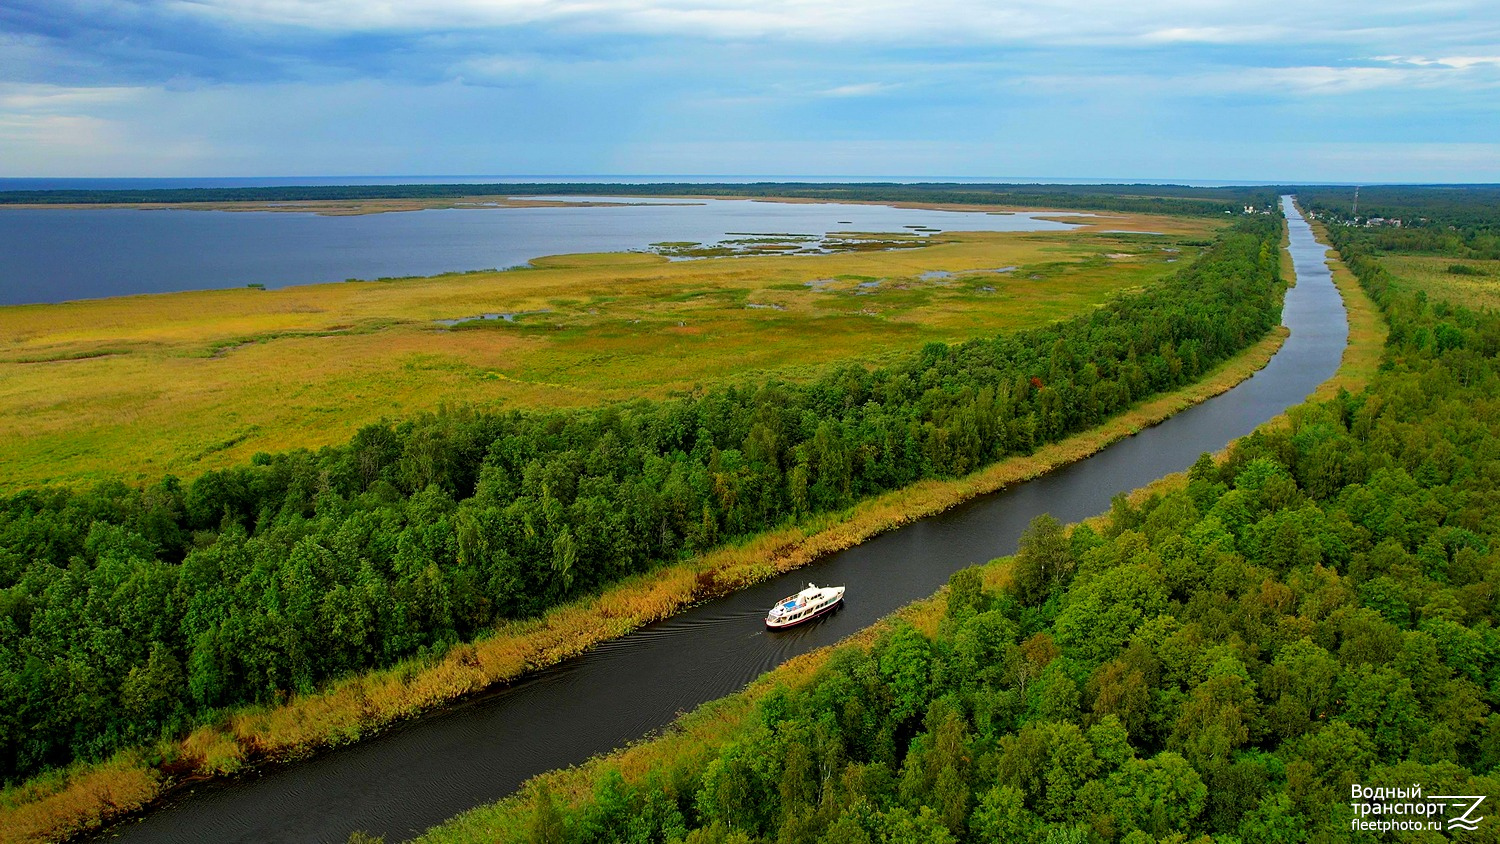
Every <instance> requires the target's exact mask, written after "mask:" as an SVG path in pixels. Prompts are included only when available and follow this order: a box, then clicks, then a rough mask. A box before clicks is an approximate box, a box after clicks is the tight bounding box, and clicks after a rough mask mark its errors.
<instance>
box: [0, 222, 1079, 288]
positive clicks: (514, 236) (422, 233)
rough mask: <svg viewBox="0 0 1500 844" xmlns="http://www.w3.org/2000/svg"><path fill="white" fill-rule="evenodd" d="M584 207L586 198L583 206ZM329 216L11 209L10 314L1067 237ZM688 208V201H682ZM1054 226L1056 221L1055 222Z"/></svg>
mask: <svg viewBox="0 0 1500 844" xmlns="http://www.w3.org/2000/svg"><path fill="white" fill-rule="evenodd" d="M578 199H579V200H583V198H578ZM587 201H592V202H600V201H613V202H622V203H632V204H629V205H615V206H585V205H573V206H567V207H546V208H473V209H466V208H460V209H443V210H428V211H402V212H392V213H384V214H369V215H363V216H351V217H326V216H320V215H317V214H312V213H304V212H292V211H199V210H137V209H124V208H91V209H67V208H46V209H39V208H0V256H3V258H0V305H16V304H24V303H30V302H63V301H67V300H70V299H92V298H99V297H104V296H120V295H126V294H132V293H165V292H170V291H175V290H202V289H208V288H228V287H243V286H245V285H247V284H263V285H265V286H266V287H286V286H290V285H296V284H317V283H322V282H330V281H344V280H345V279H349V278H362V279H374V278H381V277H400V276H425V275H436V274H438V273H445V272H459V271H465V270H481V269H490V268H505V267H514V266H519V265H522V264H525V263H526V262H527V261H528V260H530V259H532V258H536V257H539V256H542V255H557V254H565V253H572V252H621V251H628V250H639V249H645V248H648V247H649V246H650V244H652V243H657V242H663V241H684V242H688V241H690V242H698V243H717V242H719V241H722V240H725V239H728V238H730V237H731V236H735V235H742V234H802V235H813V236H820V237H821V236H823V235H825V234H828V233H830V232H839V231H855V232H903V231H912V230H913V229H914V228H915V227H925V228H929V229H940V230H944V231H1059V230H1064V229H1068V228H1070V226H1069V225H1067V224H1065V223H1059V222H1055V221H1051V220H1043V219H1039V218H1038V216H1037V215H1035V214H1023V213H1018V214H986V213H978V212H964V211H928V210H917V209H904V208H893V207H890V206H886V205H844V204H837V203H785V202H764V201H754V200H737V199H709V200H678V201H675V202H674V201H672V200H642V199H636V198H609V197H588V198H587ZM683 203H687V204H683ZM1047 216H1056V212H1054V213H1053V214H1049V215H1047Z"/></svg>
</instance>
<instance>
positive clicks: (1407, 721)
mask: <svg viewBox="0 0 1500 844" xmlns="http://www.w3.org/2000/svg"><path fill="white" fill-rule="evenodd" d="M1331 234H1332V237H1333V241H1334V244H1335V245H1336V246H1337V248H1338V249H1339V250H1340V253H1341V255H1342V257H1343V258H1344V260H1345V261H1346V263H1347V264H1348V265H1349V266H1350V268H1351V269H1352V270H1353V271H1354V272H1355V274H1356V275H1357V276H1358V278H1359V280H1360V281H1361V283H1362V284H1363V286H1364V287H1365V288H1366V289H1367V290H1368V292H1369V293H1370V294H1371V296H1372V297H1373V298H1374V299H1375V300H1376V301H1377V303H1378V304H1379V305H1380V308H1381V310H1382V312H1383V313H1384V315H1385V317H1386V319H1387V321H1388V323H1389V326H1390V334H1389V337H1388V343H1387V348H1386V356H1385V362H1384V364H1383V366H1382V370H1381V372H1380V373H1379V374H1378V375H1377V376H1376V378H1375V380H1374V382H1373V383H1372V384H1371V385H1370V386H1369V387H1368V388H1366V389H1364V390H1362V391H1361V392H1359V393H1357V394H1351V393H1349V392H1347V391H1342V392H1341V393H1340V394H1339V395H1338V396H1337V397H1336V398H1335V399H1333V400H1331V401H1327V402H1323V403H1317V404H1308V405H1303V406H1302V407H1300V408H1297V409H1295V410H1294V411H1293V412H1292V413H1291V414H1290V420H1289V422H1288V424H1286V425H1280V426H1276V425H1273V426H1265V427H1262V428H1261V429H1260V430H1258V431H1257V432H1256V433H1254V434H1252V435H1251V436H1249V437H1247V438H1245V439H1243V440H1241V441H1239V442H1238V443H1236V444H1235V445H1234V446H1233V447H1232V448H1231V449H1230V450H1229V451H1228V452H1227V455H1226V456H1225V457H1224V459H1223V460H1221V461H1216V460H1215V459H1213V458H1211V457H1210V456H1209V455H1203V456H1202V457H1201V458H1200V459H1199V460H1198V461H1197V463H1196V464H1195V465H1194V466H1193V467H1192V469H1191V471H1190V472H1189V473H1188V477H1187V479H1186V481H1185V483H1183V484H1180V485H1178V487H1177V488H1176V489H1173V490H1171V491H1166V492H1158V493H1153V494H1151V495H1150V496H1148V497H1146V498H1145V499H1144V500H1141V501H1139V502H1138V503H1134V504H1133V503H1131V501H1130V500H1129V499H1127V498H1125V497H1123V496H1122V497H1119V498H1117V499H1116V500H1115V503H1114V505H1113V507H1112V509H1111V510H1110V512H1109V513H1108V514H1107V515H1106V516H1104V517H1102V518H1101V519H1100V520H1097V521H1096V523H1095V524H1094V525H1087V524H1085V525H1079V526H1075V527H1072V528H1071V529H1070V528H1066V527H1064V526H1062V525H1060V524H1058V523H1057V522H1056V521H1055V520H1052V519H1051V518H1050V517H1047V516H1043V517H1040V518H1038V519H1037V520H1035V521H1034V522H1032V524H1031V526H1030V527H1029V529H1028V530H1027V531H1026V533H1025V535H1024V536H1023V538H1022V540H1021V544H1020V550H1019V552H1018V553H1017V555H1016V556H1015V557H1014V558H1012V559H1011V560H1009V561H1006V562H1004V563H1002V564H1005V565H1009V566H1010V572H1011V575H1012V577H1011V582H1010V584H1009V585H1008V586H1006V587H1005V588H1002V589H999V590H991V591H986V590H985V589H984V588H983V587H982V582H983V581H982V578H981V576H980V574H979V571H978V570H977V569H968V570H965V571H961V572H959V573H957V574H956V575H954V577H953V578H952V580H951V581H950V583H949V586H948V589H947V593H946V613H945V616H944V618H943V620H942V622H941V625H940V627H939V628H938V630H937V632H936V635H934V636H928V635H924V634H923V633H922V632H920V631H919V630H917V629H916V628H914V627H913V626H912V625H910V624H906V623H904V622H898V623H895V624H893V625H892V626H891V628H890V629H889V630H887V631H886V632H885V633H884V634H883V635H882V636H881V637H880V638H879V639H878V640H877V641H875V643H874V644H873V645H872V646H870V647H862V646H859V645H851V646H842V647H840V648H838V649H837V650H835V651H834V652H833V653H832V654H831V656H830V658H829V660H828V662H827V664H826V665H825V666H824V668H823V669H822V670H821V672H820V673H819V674H818V675H817V676H816V677H815V678H814V679H813V680H812V681H811V682H809V683H807V684H806V685H803V686H799V687H797V688H789V687H787V686H780V687H777V688H774V689H772V690H771V691H770V692H769V693H768V694H766V695H765V696H764V697H763V698H762V699H761V700H760V702H759V703H758V704H757V705H756V709H755V712H754V716H753V717H752V718H750V719H749V721H748V723H747V724H746V725H744V726H743V727H742V729H740V730H739V732H738V733H737V734H736V735H735V736H734V738H733V740H732V741H730V742H728V743H726V744H725V745H724V746H722V747H719V748H717V750H715V751H713V752H711V753H710V754H709V760H708V761H707V762H706V763H704V764H700V765H697V766H689V765H683V764H673V763H671V762H664V763H661V764H660V765H658V766H657V767H655V768H653V769H652V770H650V771H649V772H647V773H646V774H645V776H644V779H643V778H642V777H640V776H637V777H636V779H635V781H634V782H627V781H626V780H625V779H624V778H623V777H622V776H621V774H620V772H619V771H618V770H616V769H613V768H610V767H607V766H606V767H605V768H603V769H602V771H601V774H600V776H599V777H598V778H597V779H596V781H595V785H594V790H593V795H592V797H589V798H588V799H585V800H583V801H582V802H581V803H579V804H578V805H572V804H571V803H569V802H566V801H561V800H556V799H554V797H553V796H552V794H551V793H550V792H549V791H548V790H547V789H546V788H545V787H544V786H543V787H537V788H533V789H532V792H531V794H532V796H531V798H530V802H529V803H528V804H525V805H524V806H522V811H524V813H525V815H526V817H525V822H524V828H521V827H522V826H523V824H516V825H515V828H514V829H512V830H510V833H511V836H510V840H530V841H535V842H594V841H601V842H602V841H628V842H661V841H686V842H690V844H708V843H709V842H737V844H738V843H742V842H759V841H767V842H769V841H776V842H785V843H786V844H791V842H810V843H811V842H830V844H831V843H832V842H837V844H864V843H865V842H870V844H874V843H875V842H887V843H888V844H895V842H929V843H931V842H970V841H972V842H981V841H984V842H989V841H1004V842H1026V843H1029V842H1036V844H1041V842H1046V844H1059V843H1060V842H1078V844H1081V843H1082V842H1128V844H1148V842H1159V841H1173V842H1185V841H1207V840H1209V838H1210V837H1211V838H1212V840H1215V841H1226V842H1227V841H1233V842H1244V843H1245V844H1250V843H1251V842H1276V844H1304V843H1305V844H1312V843H1313V842H1317V843H1318V844H1323V842H1329V843H1330V844H1331V842H1347V841H1364V842H1374V841H1377V840H1392V837H1391V833H1390V831H1389V830H1391V829H1399V828H1397V827H1387V828H1385V829H1386V831H1382V830H1381V828H1380V827H1379V826H1378V825H1376V824H1378V822H1382V821H1384V822H1391V823H1396V822H1409V821H1418V822H1421V823H1422V824H1423V826H1422V827H1421V828H1422V829H1423V830H1427V829H1428V827H1426V825H1425V824H1426V822H1427V821H1429V820H1436V821H1437V822H1438V826H1439V828H1446V825H1445V823H1444V822H1445V821H1446V820H1449V819H1452V818H1454V817H1460V816H1462V814H1463V812H1464V809H1463V808H1461V807H1457V806H1456V805H1450V804H1442V809H1441V811H1438V810H1432V811H1431V813H1430V814H1429V808H1430V806H1431V805H1433V804H1434V803H1441V801H1442V800H1444V799H1445V798H1443V797H1440V795H1489V799H1488V801H1487V802H1486V803H1485V804H1484V806H1483V807H1482V809H1481V810H1479V811H1476V812H1474V813H1473V816H1472V817H1473V818H1478V817H1480V816H1482V815H1493V813H1494V812H1493V806H1492V805H1491V803H1492V801H1493V799H1494V798H1493V796H1494V795H1495V794H1497V793H1500V771H1497V765H1500V714H1497V713H1496V712H1495V704H1496V697H1497V691H1496V690H1497V683H1500V660H1497V655H1500V635H1497V631H1496V622H1497V620H1500V607H1497V595H1500V359H1497V353H1500V314H1497V313H1495V312H1494V311H1490V310H1484V311H1475V310H1471V309H1469V308H1466V307H1464V306H1462V305H1457V304H1453V303H1449V302H1443V301H1433V300H1430V299H1429V297H1428V296H1427V295H1426V294H1425V292H1424V291H1421V290H1419V289H1414V288H1412V287H1411V286H1409V285H1407V284H1405V283H1403V282H1401V281H1400V280H1398V279H1396V278H1394V277H1393V276H1392V275H1390V274H1389V273H1388V272H1387V271H1386V270H1385V269H1384V268H1383V267H1382V266H1381V265H1380V263H1379V262H1378V260H1377V259H1376V256H1375V255H1374V253H1372V252H1371V251H1370V249H1369V248H1368V247H1367V246H1365V245H1363V244H1364V242H1365V240H1366V231H1365V230H1364V229H1362V228H1352V227H1340V226H1335V227H1333V228H1332V230H1331ZM636 773H637V774H639V773H640V772H639V771H637V772H636ZM1356 787H1358V788H1359V789H1360V792H1359V793H1360V796H1359V797H1354V796H1353V795H1354V789H1355V788H1356ZM1376 789H1378V790H1379V792H1380V793H1382V794H1388V795H1390V796H1389V797H1383V798H1371V796H1370V795H1371V794H1372V793H1374V790H1376ZM1414 793H1416V794H1418V795H1419V796H1416V797H1413V794H1414ZM1398 795H1401V796H1398ZM1424 801H1426V803H1427V804H1428V805H1427V806H1424V808H1423V809H1422V810H1421V811H1422V813H1421V814H1417V813H1416V810H1415V809H1414V808H1411V807H1413V806H1415V805H1416V803H1422V802H1424ZM1376 804H1378V805H1377V808H1375V809H1371V808H1370V807H1371V806H1372V805H1376ZM1403 806H1404V807H1406V808H1402V807H1403ZM1365 823H1369V824H1372V825H1370V826H1362V825H1361V824H1365ZM1497 834H1500V833H1497V828H1496V826H1495V825H1494V821H1493V819H1491V820H1489V821H1484V822H1482V823H1481V825H1480V826H1479V827H1478V829H1477V831H1475V832H1472V833H1464V834H1463V835H1464V836H1466V837H1461V838H1460V840H1475V841H1495V840H1496V839H1497ZM426 840H429V841H447V840H464V839H463V835H462V834H461V833H459V832H457V831H455V832H453V833H452V834H451V835H450V834H447V833H445V831H444V830H441V829H440V830H438V831H436V832H434V833H433V834H431V835H429V837H428V839H426ZM1395 840H1410V841H1439V840H1450V839H1449V838H1447V837H1446V835H1443V834H1440V833H1436V832H1428V831H1424V832H1420V833H1412V834H1405V833H1400V832H1398V833H1397V834H1396V836H1395Z"/></svg>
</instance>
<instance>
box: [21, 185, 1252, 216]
mask: <svg viewBox="0 0 1500 844" xmlns="http://www.w3.org/2000/svg"><path fill="white" fill-rule="evenodd" d="M466 196H731V197H767V198H799V199H822V200H829V201H834V202H939V203H952V204H966V205H1018V206H1027V207H1042V208H1087V209H1099V210H1108V211H1129V212H1140V213H1154V214H1223V213H1224V212H1226V211H1229V212H1232V213H1236V214H1237V213H1240V211H1241V210H1242V209H1243V207H1244V206H1246V205H1253V206H1256V207H1258V208H1263V209H1266V210H1270V209H1271V208H1272V207H1274V205H1275V202H1276V196H1277V193H1276V190H1275V189H1274V188H1266V187H1255V188H1244V187H1224V188H1194V187H1185V186H1182V185H1027V184H954V183H924V184H898V183H890V182H880V183H865V184H847V183H839V182H835V183H826V184H818V183H804V182H796V183H784V182H781V183H778V182H759V183H753V184H733V183H730V184H704V183H696V182H683V183H676V184H673V183H666V184H605V183H599V184H582V183H580V184H542V183H537V184H491V185H473V184H470V185H320V186H286V187H234V188H158V189H143V190H66V189H65V190H34V191H0V205H5V204H98V203H152V202H171V203H175V202H245V201H248V202H306V201H312V200H320V199H335V200H360V199H454V198H461V197H466Z"/></svg>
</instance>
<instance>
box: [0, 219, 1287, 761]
mask: <svg viewBox="0 0 1500 844" xmlns="http://www.w3.org/2000/svg"><path fill="white" fill-rule="evenodd" d="M1278 223H1279V221H1278V220H1275V219H1272V218H1269V217H1263V218H1253V219H1246V220H1245V221H1243V222H1242V223H1240V224H1239V225H1237V226H1235V227H1233V228H1232V229H1230V230H1227V231H1226V232H1225V233H1224V234H1223V235H1222V236H1221V237H1220V238H1219V240H1218V241H1217V242H1216V243H1215V244H1213V245H1212V246H1211V247H1209V248H1207V249H1206V250H1205V251H1204V253H1203V254H1202V256H1201V257H1200V258H1199V259H1198V260H1197V261H1196V262H1194V263H1193V264H1192V265H1190V266H1188V267H1187V268H1185V269H1183V270H1182V271H1181V272H1180V273H1179V274H1178V275H1177V276H1175V277H1174V278H1172V279H1170V280H1167V281H1165V282H1163V283H1161V284H1159V285H1157V286H1155V287H1152V288H1149V289H1147V290H1144V291H1141V292H1138V293H1133V294H1130V295H1125V296H1122V297H1120V298H1118V299H1116V300H1114V301H1113V302H1111V303H1110V304H1108V305H1106V306H1104V307H1101V308H1098V309H1095V310H1093V311H1091V312H1090V313H1088V314H1085V315H1080V316H1078V317H1075V318H1073V319H1070V320H1067V321H1062V322H1058V323H1054V324H1053V325H1051V326H1048V327H1046V328H1042V329H1037V330H1032V331H1025V332H1018V333H1015V334H1011V335H1006V336H999V337H991V338H984V339H976V340H973V341H970V342H966V343H963V344H961V345H956V346H946V345H942V344H930V345H927V346H925V347H924V348H922V349H921V350H920V352H918V353H915V354H912V355H910V356H909V357H907V358H906V359H904V360H902V361H901V362H899V363H896V364H894V365H891V366H889V367H887V368H882V369H877V370H874V371H871V370H869V369H866V368H864V367H862V366H859V365H845V366H840V367H837V368H834V369H832V370H831V371H829V372H828V373H827V374H825V375H823V376H822V377H820V378H817V379H816V380H813V381H811V382H809V383H790V382H785V381H779V380H768V381H765V382H762V383H747V384H740V385H727V386H718V387H714V388H712V389H709V390H707V391H703V392H701V393H698V394H694V395H690V396H684V397H680V398H677V399H673V400H668V401H644V400H642V401H636V402H631V403H626V404H622V405H618V406H611V407H605V408H599V409H588V410H570V411H559V412H533V413H521V412H508V413H493V412H480V411H477V410H474V409H469V408H455V409H446V410H443V411H440V412H438V413H433V414H428V415H425V416H422V417H420V418H417V419H412V420H408V421H404V422H400V423H382V424H377V425H371V426H368V427H366V428H364V429H362V430H360V431H359V432H358V433H357V434H356V435H355V436H354V437H353V439H352V440H351V441H350V442H349V443H347V444H345V445H342V446H337V447H327V448H323V449H320V450H318V451H308V450H296V451H289V452H285V453H280V454H260V455H257V456H256V457H255V458H253V459H252V460H251V461H250V463H249V464H248V465H242V466H238V467H233V468H229V469H224V470H220V471H213V472H209V473H207V474H204V475H203V476H201V477H199V478H197V479H195V480H193V481H192V482H190V483H187V482H182V481H179V480H177V479H175V478H172V477H167V478H165V479H163V480H161V481H159V482H157V483H153V484H150V485H146V486H130V485H127V484H124V483H120V482H112V483H103V484H99V485H97V486H95V487H93V488H91V489H86V490H75V489H67V488H39V489H28V490H23V491H20V492H16V493H14V494H11V495H9V496H8V497H5V498H4V499H0V776H3V778H4V779H5V780H7V781H15V780H18V779H21V778H24V777H26V776H28V775H31V774H34V773H36V772H38V771H41V770H43V769H46V768H48V767H51V766H59V765H64V764H67V763H69V762H71V761H73V760H77V759H98V758H101V757H102V756H105V755H107V754H109V753H110V752H112V751H114V750H116V749H118V748H121V747H126V746H132V745H136V744H140V743H143V742H149V741H151V740H153V739H155V738H156V737H158V736H161V735H164V734H177V733H180V732H181V731H183V730H185V729H187V728H189V727H190V726H192V725H194V724H196V723H202V722H204V721H205V720H207V719H211V718H213V717H215V715H216V713H219V712H222V711H223V710H224V709H225V708H228V707H233V706H237V705H241V704H246V703H275V702H278V701H281V700H283V699H285V698H286V696H288V695H290V694H294V693H306V692H311V691H314V690H315V689H317V688H318V687H319V686H320V684H322V683H324V682H326V681H327V680H329V679H331V678H336V677H339V676H343V675H347V674H349V673H351V672H358V671H362V670H366V669H370V668H373V667H377V666H387V665H391V664H393V663H395V662H396V661H398V660H401V659H404V658H410V657H418V658H420V657H423V656H424V655H440V654H442V653H443V652H445V651H446V649H447V648H448V647H449V646H451V645H452V644H454V643H456V642H460V641H465V640H468V639H471V638H472V637H474V636H475V635H477V634H479V633H481V632H482V631H484V630H485V629H487V628H488V627H489V626H491V625H493V624H494V623H495V622H497V621H498V620H502V619H515V618H525V617H530V616H534V615H536V614H538V613H540V612H542V611H543V610H545V609H546V608H548V607H551V606H554V605H556V604H558V603H559V602H562V601H566V600H568V599H570V598H573V597H576V596H579V595H582V594H586V593H588V592H590V591H593V590H597V589H599V588H601V587H602V586H605V585H607V584H609V583H611V582H613V581H615V580H618V579H619V578H621V577H622V576H625V575H628V574H632V573H636V572H641V571H646V570H649V569H651V568H652V567H653V566H657V565H660V564H662V563H664V562H671V561H676V560H679V559H682V558H684V557H685V556H689V555H692V554H696V553H699V552H702V551H705V550H707V549H710V548H713V547H715V546H716V545H719V544H722V543H723V542H724V541H725V540H727V539H730V538H734V537H743V536H746V535H749V534H753V533H756V532H759V531H762V530H764V529H766V528H768V527H771V526H776V525H780V524H785V523H789V522H792V521H795V520H797V519H800V518H803V517H805V516H807V515H809V514H816V513H826V512H830V511H837V510H839V509H841V508H845V507H847V506H849V505H850V504H852V503H853V502H855V501H857V500H859V499H861V498H863V497H866V496H869V495H873V494H876V493H879V492H882V491H885V490H891V489H895V488H898V487H901V486H903V485H906V484H909V483H911V482H913V481H916V480H918V479H921V478H929V477H953V476H957V475H962V474H964V473H966V472H969V471H971V470H973V469H976V468H978V467H980V466H982V465H984V464H986V463H989V462H991V461H994V460H996V459H998V458H1000V457H1003V456H1006V455H1010V454H1026V453H1029V452H1031V451H1032V450H1033V449H1035V448H1036V447H1037V446H1038V445H1040V444H1042V443H1046V442H1050V441H1054V440H1057V439H1059V438H1061V437H1064V436H1066V435H1068V434H1070V433H1072V432H1076V431H1080V430H1083V429H1085V428H1088V427H1090V426H1092V425H1094V424H1096V423H1098V422H1099V421H1101V420H1102V419H1104V418H1106V417H1108V416H1109V415H1111V414H1113V413H1116V412H1118V411H1120V410H1122V409H1124V408H1126V407H1128V406H1129V405H1131V404H1132V403H1134V402H1137V401H1139V400H1141V399H1143V398H1145V397H1147V396H1150V395H1153V394H1156V393H1159V392H1161V391H1164V390H1170V389H1172V388H1174V387H1177V386H1179V385H1182V384H1186V383H1188V382H1190V381H1192V380H1193V379H1195V378H1197V377H1198V376H1200V375H1201V374H1203V373H1204V372H1205V371H1206V370H1207V369H1209V368H1210V367H1212V366H1214V365H1215V364H1217V363H1218V362H1220V361H1222V360H1224V359H1225V358H1227V357H1229V356H1230V355H1232V354H1234V353H1235V352H1237V351H1238V350H1240V349H1243V348H1245V347H1246V346H1247V345H1249V344H1251V343H1252V342H1254V341H1256V340H1257V339H1259V338H1260V337H1262V336H1263V335H1264V334H1265V333H1266V332H1267V331H1268V330H1270V328H1271V327H1272V326H1273V325H1274V324H1275V323H1276V321H1277V316H1278V312H1279V307H1280V300H1281V294H1282V291H1283V285H1282V283H1281V279H1280V278H1279V270H1278V251H1277V244H1278V242H1279V237H1280V227H1279V225H1278Z"/></svg>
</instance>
